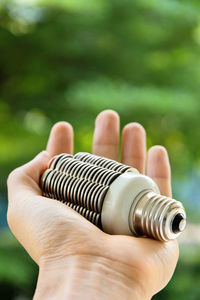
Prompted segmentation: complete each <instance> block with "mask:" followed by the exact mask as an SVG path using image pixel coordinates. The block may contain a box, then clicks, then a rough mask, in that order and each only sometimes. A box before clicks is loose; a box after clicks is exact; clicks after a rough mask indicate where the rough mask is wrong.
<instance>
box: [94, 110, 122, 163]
mask: <svg viewBox="0 0 200 300" xmlns="http://www.w3.org/2000/svg"><path fill="white" fill-rule="evenodd" d="M119 125H120V120H119V116H118V114H117V113H116V112H115V111H113V110H105V111H103V112H101V113H100V114H99V115H98V116H97V118H96V122H95V130H94V138H93V153H94V154H96V155H100V156H104V157H108V158H111V159H114V160H118V147H119Z"/></svg>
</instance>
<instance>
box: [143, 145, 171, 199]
mask: <svg viewBox="0 0 200 300" xmlns="http://www.w3.org/2000/svg"><path fill="white" fill-rule="evenodd" d="M147 175H148V176H149V177H151V178H152V179H153V180H154V181H155V182H156V183H157V185H158V187H159V189H160V193H161V194H162V195H164V196H167V197H171V195H172V192H171V170H170V163H169V158H168V154H167V150H166V149H165V148H164V147H162V146H153V147H151V148H150V150H149V151H148V159H147Z"/></svg>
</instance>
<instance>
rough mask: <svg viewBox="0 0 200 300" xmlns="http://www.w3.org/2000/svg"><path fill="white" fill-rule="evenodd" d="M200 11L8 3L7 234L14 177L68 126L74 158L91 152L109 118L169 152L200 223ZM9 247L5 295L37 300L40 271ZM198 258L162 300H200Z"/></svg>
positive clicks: (0, 17) (0, 186)
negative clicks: (55, 128)
mask: <svg viewBox="0 0 200 300" xmlns="http://www.w3.org/2000/svg"><path fill="white" fill-rule="evenodd" d="M199 11H200V3H199V1H198V0H191V1H190V2H189V1H187V0H168V1H156V0H109V1H107V0H98V1H95V0H76V1H74V0H68V1H64V0H51V1H50V0H0V43H1V55H0V129H1V130H0V194H1V199H0V210H1V209H2V211H3V215H2V217H1V220H3V221H1V222H0V224H1V226H4V227H5V205H6V197H5V196H4V195H5V193H6V184H5V183H6V178H7V175H8V173H9V172H10V171H11V170H12V169H13V168H15V167H17V166H19V165H21V164H22V163H24V162H26V161H28V160H29V159H31V158H32V157H33V156H34V155H35V154H36V153H38V152H39V151H40V150H42V149H44V148H45V144H46V141H47V138H48V133H49V130H50V128H51V126H52V125H53V124H54V123H55V122H56V121H59V120H67V121H69V122H71V123H72V125H73V126H74V128H75V132H76V133H75V151H78V150H81V151H90V150H91V141H92V134H93V133H92V131H93V126H94V125H93V124H94V119H95V117H96V115H97V114H98V113H99V112H100V111H101V110H102V109H106V108H111V109H115V110H117V112H118V113H119V114H120V116H121V126H124V125H125V124H126V123H127V122H132V121H137V122H140V123H142V124H143V125H144V127H145V128H146V130H147V134H148V136H147V142H148V147H150V146H151V145H153V144H163V145H164V146H166V147H167V149H168V150H169V155H170V160H171V163H172V171H173V186H174V195H175V196H176V197H177V198H178V199H183V201H184V204H185V205H186V206H187V207H188V212H189V219H191V220H193V221H194V220H198V219H199V215H200V205H199V201H198V199H199V196H198V195H199V192H198V191H199V178H200V175H199V174H200V130H199V129H200V117H199V115H200V99H199V94H200V15H199ZM2 197H3V198H4V199H5V200H4V201H3V200H2ZM6 232H7V231H6ZM6 236H7V233H5V234H4V236H3V237H2V236H1V242H2V241H4V239H6ZM7 238H8V241H10V240H12V238H10V235H9V236H8V237H7ZM9 243H10V244H9ZM8 244H9V246H8ZM8 244H7V246H5V245H4V246H3V243H1V245H0V260H1V261H3V262H4V263H3V264H2V265H1V269H0V282H1V284H0V285H1V286H0V287H1V289H3V288H4V291H5V292H6V291H7V293H13V294H12V295H11V294H10V296H9V295H7V298H6V296H4V297H3V299H14V298H15V297H17V296H16V295H24V296H26V295H29V296H27V297H30V295H32V294H33V290H34V284H35V281H34V280H36V273H37V270H36V269H35V267H33V266H34V265H33V263H32V262H31V261H30V260H29V259H28V258H27V254H25V252H24V251H23V250H22V248H21V247H19V245H18V244H17V243H16V241H15V242H14V244H12V243H11V242H8ZM5 247H7V248H5ZM189 256H190V253H189V252H188V256H187V257H189ZM10 257H12V259H13V261H12V266H10V265H9V262H10ZM192 257H193V256H192ZM195 257H196V261H195V263H192V262H191V261H190V262H187V261H185V260H184V259H182V260H181V261H180V263H179V266H178V268H177V271H176V276H175V277H174V279H173V280H172V282H171V283H170V285H169V286H168V287H167V289H166V290H165V291H164V292H163V293H161V294H159V296H156V297H160V299H175V298H177V297H181V299H189V300H190V299H191V300H193V299H199V294H200V293H199V294H198V291H197V288H196V286H195V282H196V280H197V274H199V268H200V267H199V261H200V257H199V256H195ZM16 270H18V271H19V270H20V271H19V272H18V273H20V274H19V276H17V273H16ZM31 270H33V274H32V272H31ZM34 276H35V277H34ZM198 276H199V275H198ZM33 278H35V279H33ZM22 287H23V289H24V290H23V289H22ZM28 291H30V292H28ZM156 297H155V299H157V298H156ZM1 298H2V297H1Z"/></svg>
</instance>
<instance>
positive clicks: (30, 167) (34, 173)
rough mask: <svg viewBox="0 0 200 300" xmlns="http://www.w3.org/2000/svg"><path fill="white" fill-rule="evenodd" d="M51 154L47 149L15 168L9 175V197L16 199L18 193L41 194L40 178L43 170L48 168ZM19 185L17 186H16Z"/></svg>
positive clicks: (27, 194)
mask: <svg viewBox="0 0 200 300" xmlns="http://www.w3.org/2000/svg"><path fill="white" fill-rule="evenodd" d="M49 160H50V156H49V154H48V152H47V151H42V152H41V153H39V154H38V155H37V156H36V157H35V158H34V159H33V160H32V161H30V162H29V163H27V164H25V165H24V166H22V167H20V168H17V169H15V170H14V171H13V172H12V173H11V174H10V175H9V177H8V181H7V184H8V193H9V197H8V198H9V199H12V198H13V199H15V198H16V195H17V194H20V193H21V198H22V196H23V195H25V194H26V196H32V195H41V190H40V188H39V179H40V175H41V174H42V172H43V171H44V170H45V169H46V168H47V166H48V162H49ZM16 187H17V188H16Z"/></svg>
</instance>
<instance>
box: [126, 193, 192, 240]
mask: <svg viewBox="0 0 200 300" xmlns="http://www.w3.org/2000/svg"><path fill="white" fill-rule="evenodd" d="M130 216H131V218H130V220H129V221H130V228H131V230H132V232H133V233H134V234H135V235H140V236H150V237H152V238H154V239H159V240H162V241H167V240H169V239H175V238H176V237H177V236H178V235H179V234H180V233H181V232H182V231H183V230H184V228H185V225H186V221H185V219H186V215H185V211H184V208H183V206H182V204H181V203H180V202H178V201H176V200H174V199H171V198H168V197H165V196H162V195H159V194H156V193H154V192H151V191H148V192H147V191H146V192H143V193H142V194H140V196H139V197H138V198H137V199H136V201H134V207H133V208H132V213H131V214H130Z"/></svg>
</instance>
